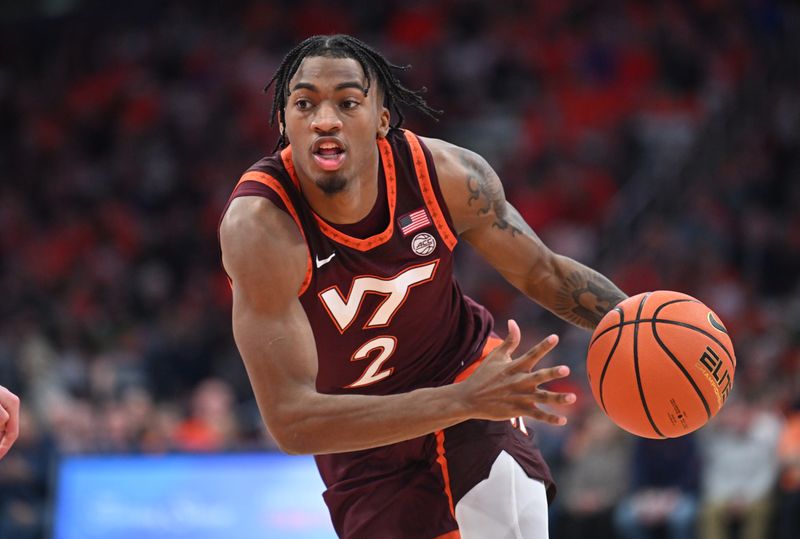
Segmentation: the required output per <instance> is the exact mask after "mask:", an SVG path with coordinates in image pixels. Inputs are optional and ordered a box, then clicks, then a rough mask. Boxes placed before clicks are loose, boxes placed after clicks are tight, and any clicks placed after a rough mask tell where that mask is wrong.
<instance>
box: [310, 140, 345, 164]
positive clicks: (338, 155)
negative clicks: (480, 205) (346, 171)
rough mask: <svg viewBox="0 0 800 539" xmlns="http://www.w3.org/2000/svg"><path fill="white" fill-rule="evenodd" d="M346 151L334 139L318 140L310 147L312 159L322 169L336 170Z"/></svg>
mask: <svg viewBox="0 0 800 539" xmlns="http://www.w3.org/2000/svg"><path fill="white" fill-rule="evenodd" d="M346 153H347V152H346V151H345V149H344V146H342V144H341V143H340V142H339V141H336V140H323V141H318V142H317V143H315V144H314V147H313V148H312V154H313V155H314V160H315V161H316V162H317V164H318V165H319V166H320V168H322V169H323V170H336V169H338V168H339V167H341V166H342V163H343V162H344V156H345V154H346Z"/></svg>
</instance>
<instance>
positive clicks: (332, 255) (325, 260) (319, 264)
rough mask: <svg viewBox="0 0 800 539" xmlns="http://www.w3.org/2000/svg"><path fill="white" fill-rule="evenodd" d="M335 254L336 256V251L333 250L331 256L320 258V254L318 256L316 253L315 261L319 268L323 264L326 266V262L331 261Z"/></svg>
mask: <svg viewBox="0 0 800 539" xmlns="http://www.w3.org/2000/svg"><path fill="white" fill-rule="evenodd" d="M334 256H336V251H334V252H332V253H331V256H329V257H328V258H323V259H322V260H320V259H319V256H318V255H314V262H316V264H317V268H321V267H322V266H324V265H325V264H327V263H328V262H330V261H331V259H332V258H333V257H334Z"/></svg>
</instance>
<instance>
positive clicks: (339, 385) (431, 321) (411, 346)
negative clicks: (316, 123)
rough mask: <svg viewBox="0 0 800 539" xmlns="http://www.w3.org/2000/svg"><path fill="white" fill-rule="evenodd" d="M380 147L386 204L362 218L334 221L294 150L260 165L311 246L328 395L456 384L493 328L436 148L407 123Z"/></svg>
mask: <svg viewBox="0 0 800 539" xmlns="http://www.w3.org/2000/svg"><path fill="white" fill-rule="evenodd" d="M378 147H379V151H380V159H381V164H380V165H381V166H380V169H381V172H380V174H379V193H378V202H376V205H375V207H374V208H373V210H372V211H371V212H370V214H369V215H368V216H367V217H366V218H365V219H364V220H363V221H362V222H361V223H357V224H355V225H346V226H340V225H333V224H332V223H328V222H326V221H324V220H323V219H322V218H320V217H319V216H317V215H316V214H315V213H314V212H313V210H312V209H311V208H310V206H309V205H308V204H307V203H306V202H305V200H304V199H303V197H302V195H300V192H299V188H298V187H297V186H298V183H297V178H296V177H295V175H294V171H293V167H292V164H291V148H288V149H287V150H284V151H283V152H282V154H281V162H280V164H281V165H282V167H280V168H281V170H278V169H277V167H276V166H275V165H276V162H275V160H273V161H272V162H271V163H265V166H260V164H262V163H264V161H262V162H260V164H257V165H256V166H255V167H254V168H251V172H252V171H256V172H258V171H264V172H267V173H268V174H270V175H271V176H273V177H276V179H278V180H279V182H280V184H281V185H280V188H282V189H283V190H284V194H283V196H284V197H285V198H286V199H287V200H283V202H284V205H285V206H287V209H288V207H289V206H291V207H292V210H290V211H289V213H293V218H295V221H296V222H298V223H299V225H300V226H301V228H302V231H303V234H304V236H305V239H306V243H307V245H308V248H309V264H308V266H309V267H308V274H307V276H306V280H305V282H304V283H303V289H302V290H301V293H300V295H299V299H300V302H301V304H302V306H303V308H304V310H305V312H306V315H307V316H308V319H309V322H310V324H311V327H312V329H313V333H314V338H315V341H316V348H317V354H318V359H319V368H318V375H317V389H318V390H319V391H321V392H325V393H348V392H356V393H366V394H390V393H398V392H403V391H409V390H411V389H415V388H417V387H426V386H436V385H441V384H444V383H448V382H450V381H452V379H453V378H454V377H455V375H456V373H457V372H459V371H460V370H461V369H462V368H463V366H464V365H465V364H467V363H469V362H471V361H472V360H474V359H475V357H476V356H477V354H478V353H479V351H480V348H481V346H482V345H483V342H484V340H485V338H486V336H487V335H488V333H489V332H490V331H491V318H490V316H489V315H488V313H487V312H486V311H485V309H483V308H482V307H480V306H478V305H476V304H474V303H473V302H471V301H470V300H468V299H467V298H465V297H464V296H463V295H462V294H461V292H460V290H459V289H458V286H457V284H456V283H455V281H454V280H453V248H454V247H455V243H456V238H455V234H454V232H453V228H452V225H451V223H450V221H449V217H448V216H447V213H446V209H445V208H444V204H443V201H442V199H441V193H440V192H439V190H438V184H437V178H436V174H435V169H434V167H433V164H432V159H431V157H430V154H429V153H427V150H426V149H424V146H422V144H421V142H420V141H419V139H417V138H416V137H415V136H414V135H412V134H411V133H409V132H404V131H399V130H392V131H391V132H390V134H389V136H388V137H387V139H385V140H383V139H382V140H381V141H379V143H378ZM246 176H247V175H246ZM246 176H245V177H246Z"/></svg>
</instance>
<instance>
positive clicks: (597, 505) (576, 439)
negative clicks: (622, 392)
mask: <svg viewBox="0 0 800 539" xmlns="http://www.w3.org/2000/svg"><path fill="white" fill-rule="evenodd" d="M573 429H574V430H573V431H572V433H571V435H570V437H569V439H568V440H567V443H566V446H565V447H564V453H565V454H564V459H565V462H564V466H565V467H564V473H563V474H562V476H561V477H560V480H559V487H558V490H559V496H560V498H561V499H560V502H561V505H562V511H563V513H564V514H563V515H562V519H561V523H560V524H559V534H558V537H561V538H563V539H608V538H610V537H613V536H614V523H613V513H614V507H615V506H616V504H617V502H619V500H620V498H621V497H622V495H623V494H624V492H625V488H626V486H627V484H628V473H629V469H628V468H629V463H630V442H631V437H630V436H628V435H627V434H625V432H624V431H622V430H621V429H619V428H618V427H617V426H616V425H614V424H613V423H612V422H611V421H610V420H609V419H608V418H607V417H606V416H605V415H604V414H603V413H602V412H601V411H600V409H599V408H595V409H593V411H592V412H591V413H589V414H588V415H586V416H585V417H584V418H583V420H582V421H581V423H580V424H579V425H578V426H577V427H576V426H574V425H573Z"/></svg>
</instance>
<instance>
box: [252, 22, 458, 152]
mask: <svg viewBox="0 0 800 539" xmlns="http://www.w3.org/2000/svg"><path fill="white" fill-rule="evenodd" d="M311 56H325V57H328V58H352V59H354V60H356V61H357V62H358V63H359V64H361V68H362V69H363V70H364V74H365V75H366V77H367V89H366V90H365V92H364V94H365V95H366V92H367V91H368V90H369V89H370V86H371V82H372V79H373V78H375V79H377V81H378V83H379V84H380V87H381V88H382V89H383V91H384V106H386V108H388V109H389V112H390V113H391V114H392V116H394V117H395V118H397V119H396V120H395V123H394V124H393V125H392V127H393V128H398V127H400V126H401V125H402V124H403V112H402V110H401V109H400V106H401V105H409V106H412V107H414V108H416V109H417V110H420V111H422V112H424V113H425V114H427V115H428V116H430V117H431V118H433V119H437V118H436V116H437V115H439V114H441V113H442V111H440V110H436V109H434V108H431V107H430V106H429V105H428V104H427V103H426V102H425V100H424V99H423V98H422V93H423V92H425V91H426V89H425V88H422V89H421V90H419V91H414V90H410V89H408V88H406V87H405V86H403V84H402V83H401V82H400V81H399V80H398V79H397V77H395V75H394V73H392V70H393V69H408V68H409V67H411V66H399V65H395V64H392V63H391V62H389V61H388V60H386V58H384V57H383V55H381V54H380V53H379V52H378V51H376V50H375V49H373V48H372V47H370V46H369V45H367V44H366V43H364V42H363V41H360V40H358V39H356V38H354V37H352V36H348V35H344V34H336V35H329V36H322V35H321V36H312V37H310V38H308V39H306V40H305V41H303V42H302V43H300V44H299V45H297V46H296V47H295V48H293V49H292V50H290V51H289V53H288V54H287V55H286V56H285V57H284V58H283V60H282V61H281V65H280V66H279V67H278V70H277V71H276V72H275V74H274V75H273V76H272V78H271V79H270V81H269V83H268V84H267V86H266V87H265V88H264V92H267V91H268V90H269V89H270V87H271V86H272V85H273V84H274V85H275V97H274V98H273V100H272V110H271V111H270V116H269V124H270V126H272V125H274V123H275V116H276V114H277V117H278V121H279V122H281V123H283V122H284V114H285V111H286V100H287V98H288V97H289V81H290V80H291V78H292V77H293V76H294V74H295V73H296V72H297V69H298V68H299V67H300V63H301V62H302V61H303V59H305V58H308V57H311ZM287 143H288V141H287V140H286V134H285V133H284V132H283V131H281V135H280V138H279V139H278V144H277V147H278V148H283V147H285V146H286V145H287Z"/></svg>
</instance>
